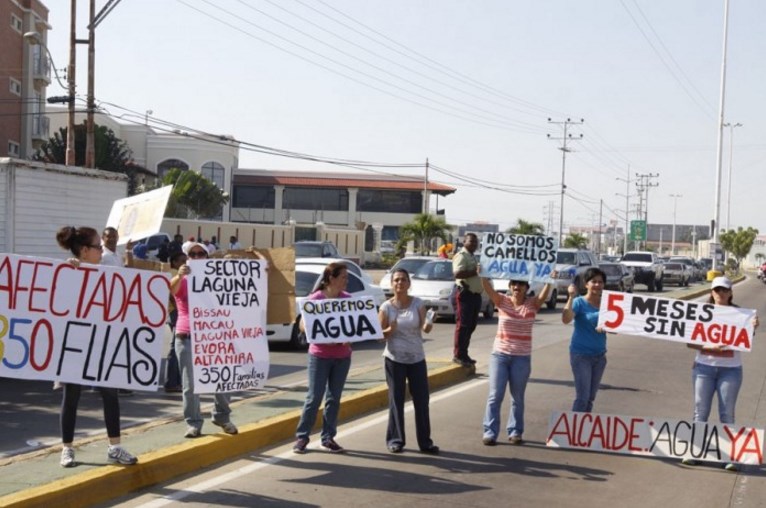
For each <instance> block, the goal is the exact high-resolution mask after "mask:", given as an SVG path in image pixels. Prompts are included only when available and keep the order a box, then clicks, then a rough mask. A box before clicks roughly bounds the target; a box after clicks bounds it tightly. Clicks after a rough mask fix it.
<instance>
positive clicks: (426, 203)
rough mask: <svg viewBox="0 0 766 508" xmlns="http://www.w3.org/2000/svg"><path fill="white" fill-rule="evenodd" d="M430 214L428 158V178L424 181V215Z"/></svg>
mask: <svg viewBox="0 0 766 508" xmlns="http://www.w3.org/2000/svg"><path fill="white" fill-rule="evenodd" d="M427 214H428V158H426V178H425V180H424V181H423V215H427Z"/></svg>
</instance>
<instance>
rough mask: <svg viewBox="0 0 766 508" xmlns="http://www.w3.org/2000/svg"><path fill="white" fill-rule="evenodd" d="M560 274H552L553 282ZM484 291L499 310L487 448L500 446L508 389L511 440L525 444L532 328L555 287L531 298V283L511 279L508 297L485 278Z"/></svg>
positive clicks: (491, 365)
mask: <svg viewBox="0 0 766 508" xmlns="http://www.w3.org/2000/svg"><path fill="white" fill-rule="evenodd" d="M555 278H556V272H555V271H554V272H552V273H551V279H555ZM481 282H482V285H483V286H484V291H486V292H487V295H488V296H489V298H490V299H491V300H492V303H494V304H495V307H497V311H498V316H499V319H498V322H497V335H495V342H494V345H493V346H492V355H490V357H489V396H488V397H487V410H486V413H485V414H484V437H483V439H482V442H483V443H484V444H485V445H487V446H494V445H495V444H496V443H497V436H498V434H499V432H500V406H502V404H503V398H504V397H505V387H506V385H507V386H508V387H509V389H510V392H511V410H510V412H509V414H508V426H507V430H508V441H509V442H510V443H511V444H514V445H518V444H521V443H522V440H521V436H522V434H523V433H524V392H525V391H526V389H527V381H528V380H529V374H530V372H531V370H532V359H531V355H532V325H533V324H534V322H535V316H536V315H537V311H539V310H540V307H542V305H543V304H544V303H545V301H546V300H547V299H548V295H549V294H550V291H551V288H552V285H551V283H548V284H546V285H545V286H544V287H543V290H542V291H540V294H539V295H537V296H531V297H528V296H527V291H528V290H529V282H527V281H523V280H511V281H510V282H509V284H508V294H507V295H504V294H501V293H498V292H497V291H495V289H494V288H493V287H492V281H491V280H489V279H484V278H483V279H481Z"/></svg>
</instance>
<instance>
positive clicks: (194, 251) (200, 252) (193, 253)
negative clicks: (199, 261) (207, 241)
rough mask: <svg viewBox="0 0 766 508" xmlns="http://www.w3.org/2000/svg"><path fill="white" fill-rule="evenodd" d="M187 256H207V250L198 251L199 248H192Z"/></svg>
mask: <svg viewBox="0 0 766 508" xmlns="http://www.w3.org/2000/svg"><path fill="white" fill-rule="evenodd" d="M187 256H188V257H190V258H206V257H207V252H202V251H199V250H193V251H191V252H190V253H189V254H188V255H187Z"/></svg>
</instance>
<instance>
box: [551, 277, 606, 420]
mask: <svg viewBox="0 0 766 508" xmlns="http://www.w3.org/2000/svg"><path fill="white" fill-rule="evenodd" d="M583 279H584V280H585V288H586V289H587V292H586V293H585V296H577V286H575V285H574V284H570V285H569V288H568V289H567V291H568V292H569V298H568V299H567V303H566V305H564V310H563V311H562V313H561V322H562V323H564V324H565V325H566V324H569V323H571V322H572V320H574V331H573V332H572V341H571V342H570V344H569V362H570V364H571V366H572V374H573V376H574V385H575V401H574V404H572V411H576V412H581V413H590V412H591V410H592V409H593V402H594V401H595V400H596V394H597V393H598V389H599V386H600V385H601V377H602V376H603V375H604V371H605V370H606V332H604V330H603V329H602V328H599V327H598V313H599V307H600V306H601V293H602V291H603V289H604V282H606V275H605V274H604V272H603V271H601V270H600V269H599V268H588V269H587V270H586V271H585V274H584V275H583Z"/></svg>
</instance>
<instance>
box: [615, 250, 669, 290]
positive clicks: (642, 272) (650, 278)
mask: <svg viewBox="0 0 766 508" xmlns="http://www.w3.org/2000/svg"><path fill="white" fill-rule="evenodd" d="M620 263H622V264H623V265H625V266H627V267H628V268H630V269H631V270H633V277H634V279H635V281H636V282H637V283H638V284H646V288H647V289H648V290H649V292H652V291H655V290H657V291H662V286H663V280H662V279H663V276H664V273H665V270H664V267H663V266H662V261H661V260H660V258H659V256H657V254H655V253H654V252H648V251H633V252H626V253H625V255H624V256H622V259H621V260H620Z"/></svg>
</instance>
